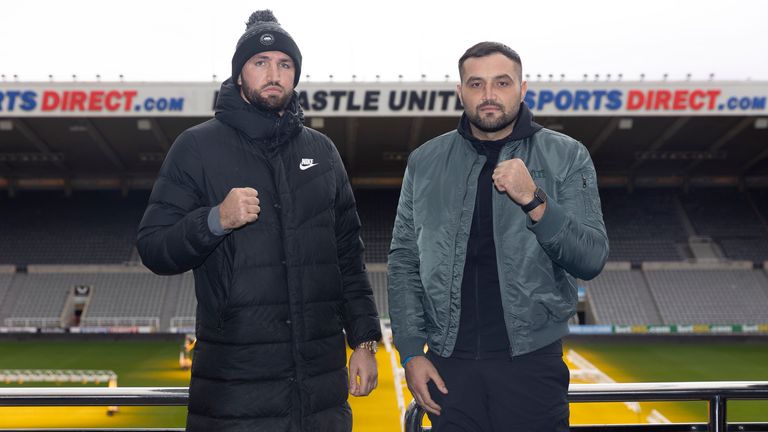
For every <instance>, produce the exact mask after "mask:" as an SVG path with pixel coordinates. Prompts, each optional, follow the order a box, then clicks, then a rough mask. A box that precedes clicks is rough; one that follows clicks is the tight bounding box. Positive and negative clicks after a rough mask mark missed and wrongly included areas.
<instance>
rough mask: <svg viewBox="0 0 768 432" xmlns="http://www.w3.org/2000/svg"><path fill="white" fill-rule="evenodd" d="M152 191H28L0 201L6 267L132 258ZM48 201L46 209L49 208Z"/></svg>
mask: <svg viewBox="0 0 768 432" xmlns="http://www.w3.org/2000/svg"><path fill="white" fill-rule="evenodd" d="M147 197H148V193H147V192H146V191H144V192H132V193H129V194H128V195H127V196H122V194H121V193H120V192H117V191H98V192H75V193H73V194H72V196H69V197H68V196H66V195H65V194H64V193H63V192H61V191H24V192H22V193H19V194H18V195H17V196H15V197H14V198H7V197H4V196H3V197H2V198H0V206H2V208H3V210H4V211H2V212H0V244H2V245H3V247H2V248H0V264H20V265H26V264H103V263H122V262H126V261H128V260H130V257H131V252H132V249H133V246H134V244H135V241H136V227H137V225H138V223H139V220H140V219H141V215H142V213H143V207H144V206H145V204H146V202H147ZM43 203H45V205H43Z"/></svg>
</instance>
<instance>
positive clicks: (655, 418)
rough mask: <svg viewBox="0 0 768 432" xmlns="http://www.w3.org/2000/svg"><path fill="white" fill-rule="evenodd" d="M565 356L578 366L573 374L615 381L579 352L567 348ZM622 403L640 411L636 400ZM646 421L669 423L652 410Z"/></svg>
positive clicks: (597, 381) (593, 379) (602, 381)
mask: <svg viewBox="0 0 768 432" xmlns="http://www.w3.org/2000/svg"><path fill="white" fill-rule="evenodd" d="M566 358H568V361H570V362H571V363H573V364H574V365H575V366H576V367H578V368H579V370H577V371H573V374H574V375H575V376H582V375H583V376H586V377H589V379H591V381H593V382H596V383H615V382H616V380H614V379H613V378H611V377H610V376H608V374H606V373H605V372H603V371H601V370H600V369H599V368H598V367H597V366H595V365H594V364H592V363H591V362H590V361H589V360H587V359H585V358H584V357H582V356H581V354H579V353H577V352H576V351H574V350H572V349H569V350H568V354H566ZM624 405H626V406H627V408H628V409H629V410H630V411H632V412H634V413H637V414H639V413H640V412H641V409H640V403H638V402H624ZM646 421H648V423H671V422H670V421H669V419H667V418H666V417H664V416H663V415H662V414H661V413H660V412H659V411H657V410H655V409H654V410H652V411H651V414H650V415H648V417H646Z"/></svg>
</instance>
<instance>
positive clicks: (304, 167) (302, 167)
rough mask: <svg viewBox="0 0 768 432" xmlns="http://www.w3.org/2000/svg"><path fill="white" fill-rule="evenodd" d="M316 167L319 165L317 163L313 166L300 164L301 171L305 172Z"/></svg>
mask: <svg viewBox="0 0 768 432" xmlns="http://www.w3.org/2000/svg"><path fill="white" fill-rule="evenodd" d="M315 165H317V163H313V164H309V165H302V164H299V169H300V170H302V171H304V170H308V169H310V168H312V167H313V166H315Z"/></svg>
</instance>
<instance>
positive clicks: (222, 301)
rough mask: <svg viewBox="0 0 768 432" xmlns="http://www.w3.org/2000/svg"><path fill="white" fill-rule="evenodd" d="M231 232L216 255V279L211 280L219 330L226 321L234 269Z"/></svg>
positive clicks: (233, 240) (233, 241) (233, 235)
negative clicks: (216, 292)
mask: <svg viewBox="0 0 768 432" xmlns="http://www.w3.org/2000/svg"><path fill="white" fill-rule="evenodd" d="M236 235H237V233H235V232H232V233H230V234H229V235H227V238H226V239H224V241H223V242H222V244H221V248H222V249H221V251H220V252H219V254H218V259H217V262H216V264H217V265H216V273H217V276H218V277H214V278H212V282H213V283H215V284H218V290H217V291H218V293H219V296H218V297H219V298H218V305H219V307H218V328H219V329H220V330H221V329H222V327H223V325H224V321H225V320H226V318H227V317H226V311H227V307H228V306H229V297H230V291H231V289H232V282H233V275H234V267H235V249H236V248H235V236H236Z"/></svg>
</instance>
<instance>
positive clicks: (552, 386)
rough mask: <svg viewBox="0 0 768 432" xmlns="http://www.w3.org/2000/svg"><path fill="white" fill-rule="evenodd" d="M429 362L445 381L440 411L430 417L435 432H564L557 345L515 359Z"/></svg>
mask: <svg viewBox="0 0 768 432" xmlns="http://www.w3.org/2000/svg"><path fill="white" fill-rule="evenodd" d="M427 358H428V359H429V360H430V361H431V362H432V363H433V364H434V365H435V367H436V368H437V371H438V372H439V373H440V376H441V377H442V378H443V381H445V386H446V387H447V388H448V394H446V395H444V394H442V393H441V392H440V391H439V390H437V387H435V385H434V384H433V383H432V382H431V381H430V382H429V393H430V395H431V396H432V399H433V400H434V401H435V402H437V404H438V405H440V406H441V408H442V410H441V412H442V414H441V415H439V416H436V415H433V414H429V418H430V420H431V421H432V430H433V431H434V432H459V431H461V432H568V431H570V428H569V426H568V418H569V414H570V410H569V408H568V382H569V381H570V373H569V372H568V367H567V366H566V365H565V362H563V346H562V343H561V341H557V342H555V343H552V344H550V345H547V346H545V347H543V348H541V349H539V350H537V351H534V352H532V353H529V354H524V355H521V356H517V357H511V358H504V359H489V360H467V359H457V358H442V357H439V356H437V355H435V354H433V353H431V352H429V353H427Z"/></svg>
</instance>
